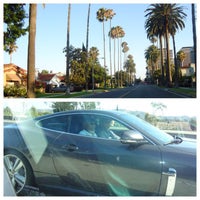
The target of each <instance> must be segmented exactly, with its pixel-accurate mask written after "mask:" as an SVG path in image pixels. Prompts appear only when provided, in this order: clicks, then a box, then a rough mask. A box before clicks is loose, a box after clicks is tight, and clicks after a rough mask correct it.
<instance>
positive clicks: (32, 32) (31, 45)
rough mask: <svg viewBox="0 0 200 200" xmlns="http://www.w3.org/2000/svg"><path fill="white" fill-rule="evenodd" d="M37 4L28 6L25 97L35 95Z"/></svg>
mask: <svg viewBox="0 0 200 200" xmlns="http://www.w3.org/2000/svg"><path fill="white" fill-rule="evenodd" d="M36 15H37V4H30V7H29V38H28V74H27V77H28V80H27V97H28V98H34V97H35V91H34V89H35V36H36Z"/></svg>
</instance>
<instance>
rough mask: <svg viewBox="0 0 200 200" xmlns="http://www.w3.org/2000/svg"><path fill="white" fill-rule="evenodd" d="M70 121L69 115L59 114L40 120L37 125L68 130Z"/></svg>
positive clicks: (56, 129)
mask: <svg viewBox="0 0 200 200" xmlns="http://www.w3.org/2000/svg"><path fill="white" fill-rule="evenodd" d="M70 121H71V120H70V117H69V116H67V115H61V116H55V117H51V118H46V119H43V120H40V121H39V123H38V126H40V127H42V128H47V129H50V130H55V131H63V132H68V130H69V124H70Z"/></svg>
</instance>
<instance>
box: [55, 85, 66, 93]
mask: <svg viewBox="0 0 200 200" xmlns="http://www.w3.org/2000/svg"><path fill="white" fill-rule="evenodd" d="M66 90H67V86H65V85H59V86H54V87H53V88H51V92H66Z"/></svg>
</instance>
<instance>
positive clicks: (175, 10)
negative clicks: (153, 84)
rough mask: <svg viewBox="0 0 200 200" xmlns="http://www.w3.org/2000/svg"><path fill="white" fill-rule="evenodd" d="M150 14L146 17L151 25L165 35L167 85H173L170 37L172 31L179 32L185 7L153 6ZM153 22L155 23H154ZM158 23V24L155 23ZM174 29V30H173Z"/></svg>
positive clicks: (174, 5)
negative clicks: (157, 27)
mask: <svg viewBox="0 0 200 200" xmlns="http://www.w3.org/2000/svg"><path fill="white" fill-rule="evenodd" d="M145 12H148V13H147V14H146V15H145V17H148V19H147V22H146V24H148V21H151V22H150V23H149V24H154V26H155V24H156V25H157V26H159V27H160V28H159V29H160V30H161V33H162V34H163V33H164V37H165V41H166V49H167V60H166V64H167V65H166V76H167V85H168V86H171V85H172V75H171V68H170V53H169V50H170V49H169V37H170V34H172V32H171V31H172V30H173V33H174V30H177V29H178V28H179V27H180V26H182V24H183V19H184V17H185V16H186V14H185V13H184V12H183V7H182V6H178V5H177V4H151V7H150V8H148V9H146V11H145ZM152 21H153V23H152ZM155 22H156V23H155ZM172 27H173V28H172Z"/></svg>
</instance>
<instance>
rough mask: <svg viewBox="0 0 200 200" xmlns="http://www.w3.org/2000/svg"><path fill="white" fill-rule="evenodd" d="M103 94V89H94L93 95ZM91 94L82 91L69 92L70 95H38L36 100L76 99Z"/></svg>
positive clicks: (61, 93)
mask: <svg viewBox="0 0 200 200" xmlns="http://www.w3.org/2000/svg"><path fill="white" fill-rule="evenodd" d="M99 92H104V90H103V89H96V90H95V91H94V93H99ZM89 94H93V91H92V90H88V91H86V90H83V91H81V92H71V93H70V94H65V93H63V92H60V93H38V94H36V98H76V97H84V96H85V95H89Z"/></svg>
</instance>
